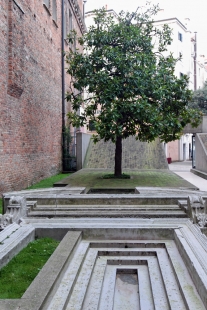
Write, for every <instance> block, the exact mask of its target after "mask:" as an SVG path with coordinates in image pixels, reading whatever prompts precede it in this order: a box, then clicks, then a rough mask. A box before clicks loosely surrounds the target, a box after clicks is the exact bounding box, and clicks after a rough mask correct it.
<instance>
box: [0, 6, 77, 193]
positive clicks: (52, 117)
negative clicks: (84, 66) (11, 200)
mask: <svg viewBox="0 0 207 310" xmlns="http://www.w3.org/2000/svg"><path fill="white" fill-rule="evenodd" d="M51 2H52V1H51ZM50 9H51V8H50ZM50 13H52V11H49V12H48V11H47V10H46V8H45V7H44V6H43V1H42V0H39V1H31V0H16V1H14V0H1V2H0V23H1V27H0V29H1V30H0V65H1V73H0V193H2V192H5V191H10V190H19V189H23V188H26V187H27V186H28V185H31V184H33V183H35V182H37V181H39V180H40V179H42V178H45V177H47V176H51V175H53V174H56V173H58V172H59V171H60V170H61V129H62V127H61V126H62V101H61V99H62V86H61V0H57V23H54V21H53V19H52V16H51V15H50ZM77 26H78V24H77V25H76V27H77ZM78 27H79V26H78ZM79 32H80V31H79ZM67 81H68V78H67V79H66V82H67ZM66 112H67V111H66Z"/></svg>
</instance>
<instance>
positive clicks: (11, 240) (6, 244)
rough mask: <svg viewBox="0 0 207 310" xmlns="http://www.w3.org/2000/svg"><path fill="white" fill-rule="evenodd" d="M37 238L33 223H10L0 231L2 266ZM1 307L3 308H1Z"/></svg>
mask: <svg viewBox="0 0 207 310" xmlns="http://www.w3.org/2000/svg"><path fill="white" fill-rule="evenodd" d="M34 239H35V228H34V227H32V226H31V225H25V226H20V225H18V224H16V223H14V224H11V225H9V226H8V227H6V228H5V229H4V230H3V231H2V232H1V233H0V268H2V267H3V266H5V265H6V264H7V263H8V262H9V261H10V260H11V259H12V258H13V257H14V256H15V255H17V254H18V253H19V252H20V251H21V250H22V249H23V248H25V247H26V246H27V244H28V243H29V242H30V241H33V240H34ZM0 309H1V308H0Z"/></svg>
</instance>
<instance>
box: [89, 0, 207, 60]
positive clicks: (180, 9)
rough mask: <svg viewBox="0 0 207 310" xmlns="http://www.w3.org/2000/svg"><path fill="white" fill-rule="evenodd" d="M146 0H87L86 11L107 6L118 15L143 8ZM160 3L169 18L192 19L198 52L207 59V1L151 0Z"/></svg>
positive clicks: (191, 23)
mask: <svg viewBox="0 0 207 310" xmlns="http://www.w3.org/2000/svg"><path fill="white" fill-rule="evenodd" d="M145 3H146V1H145V0H87V2H86V4H85V11H86V12H87V11H92V10H94V9H98V8H100V7H103V6H105V5H106V4H107V6H108V9H113V10H114V11H116V13H119V12H120V11H121V10H124V11H130V12H132V11H135V10H136V9H137V7H138V6H143V5H144V4H145ZM151 3H153V4H157V3H159V5H160V8H162V9H164V11H165V14H167V17H177V18H178V19H180V20H181V21H182V19H183V18H186V17H188V18H190V28H191V29H190V30H191V31H192V32H195V31H196V32H197V41H198V52H199V54H204V55H205V56H206V57H207V0H151Z"/></svg>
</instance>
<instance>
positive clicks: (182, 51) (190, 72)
mask: <svg viewBox="0 0 207 310" xmlns="http://www.w3.org/2000/svg"><path fill="white" fill-rule="evenodd" d="M154 24H155V26H157V27H159V26H162V25H164V24H167V25H169V27H170V28H171V29H172V39H173V40H172V42H171V45H169V46H168V51H167V52H166V55H167V54H169V52H171V53H173V56H174V57H175V58H179V57H180V56H181V57H182V59H181V60H180V61H178V62H177V64H176V67H175V75H176V76H177V77H181V76H182V75H183V74H185V75H187V76H188V77H189V89H191V90H192V91H193V90H196V89H198V88H201V87H202V86H203V85H204V82H205V80H206V78H207V70H206V68H205V65H204V60H205V57H204V56H203V57H200V56H198V55H197V39H196V33H193V32H192V31H191V30H190V20H189V18H186V19H185V20H183V21H180V20H179V19H177V18H176V17H173V18H168V17H167V15H165V12H164V11H163V10H161V11H160V13H159V14H158V16H157V18H156V20H155V22H154ZM165 152H166V157H167V158H169V159H170V160H172V161H180V160H190V159H191V156H192V134H191V133H189V134H185V135H183V136H182V137H181V139H180V140H176V141H172V142H170V143H167V144H165Z"/></svg>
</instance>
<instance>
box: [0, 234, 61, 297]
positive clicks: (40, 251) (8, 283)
mask: <svg viewBox="0 0 207 310" xmlns="http://www.w3.org/2000/svg"><path fill="white" fill-rule="evenodd" d="M58 244H59V242H58V241H56V240H53V239H50V238H42V239H37V240H35V241H33V242H31V243H29V244H28V245H27V247H26V248H24V249H23V250H22V251H21V252H19V254H17V256H15V257H14V258H13V259H12V260H11V261H10V262H9V263H8V264H7V265H6V266H5V267H3V268H2V269H1V270H0V299H13V298H21V296H22V295H23V294H24V292H25V291H26V289H27V288H28V287H29V285H30V283H31V282H32V281H33V280H34V278H35V277H36V276H37V274H38V273H39V271H40V270H41V268H42V267H43V266H44V264H45V263H46V261H47V260H48V258H49V257H50V256H51V255H52V253H53V252H54V251H55V249H56V247H57V246H58Z"/></svg>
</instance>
